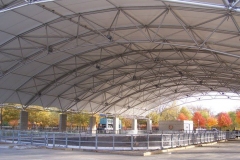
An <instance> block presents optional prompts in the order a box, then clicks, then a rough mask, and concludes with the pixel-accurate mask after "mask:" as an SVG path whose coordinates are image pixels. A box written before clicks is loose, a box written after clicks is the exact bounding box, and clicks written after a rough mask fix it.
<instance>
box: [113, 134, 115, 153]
mask: <svg viewBox="0 0 240 160" xmlns="http://www.w3.org/2000/svg"><path fill="white" fill-rule="evenodd" d="M113 150H115V134H113Z"/></svg>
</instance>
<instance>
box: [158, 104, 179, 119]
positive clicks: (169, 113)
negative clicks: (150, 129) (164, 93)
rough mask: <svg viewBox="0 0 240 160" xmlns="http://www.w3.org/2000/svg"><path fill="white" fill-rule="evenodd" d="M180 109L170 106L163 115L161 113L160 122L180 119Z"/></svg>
mask: <svg viewBox="0 0 240 160" xmlns="http://www.w3.org/2000/svg"><path fill="white" fill-rule="evenodd" d="M178 113H179V112H178V107H176V106H170V107H167V108H165V109H164V110H163V111H162V112H161V113H160V120H164V121H166V120H176V119H177V117H178Z"/></svg>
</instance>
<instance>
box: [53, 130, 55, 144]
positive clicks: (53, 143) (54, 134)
mask: <svg viewBox="0 0 240 160" xmlns="http://www.w3.org/2000/svg"><path fill="white" fill-rule="evenodd" d="M53 147H55V133H53Z"/></svg>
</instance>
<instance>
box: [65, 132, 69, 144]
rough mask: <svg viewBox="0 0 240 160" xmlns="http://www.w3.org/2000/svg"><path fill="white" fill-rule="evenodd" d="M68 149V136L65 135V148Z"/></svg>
mask: <svg viewBox="0 0 240 160" xmlns="http://www.w3.org/2000/svg"><path fill="white" fill-rule="evenodd" d="M67 147H68V135H67V133H65V148H67Z"/></svg>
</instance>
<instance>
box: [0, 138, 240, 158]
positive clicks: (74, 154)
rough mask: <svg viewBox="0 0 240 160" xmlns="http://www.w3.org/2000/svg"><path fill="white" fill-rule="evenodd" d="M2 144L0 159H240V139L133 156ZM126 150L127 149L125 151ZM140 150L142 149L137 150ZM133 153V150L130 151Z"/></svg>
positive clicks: (0, 146) (0, 145)
mask: <svg viewBox="0 0 240 160" xmlns="http://www.w3.org/2000/svg"><path fill="white" fill-rule="evenodd" d="M8 146H9V144H0V160H129V159H131V160H161V159H162V160H168V159H169V160H200V159H201V160H206V159H207V160H208V159H209V160H219V159H227V160H230V159H231V160H239V159H240V140H231V141H228V142H221V143H217V144H213V145H207V146H202V147H194V148H188V149H185V150H178V151H172V152H167V153H161V154H156V155H150V156H145V157H144V156H133V155H131V154H129V155H121V152H120V153H119V152H118V154H113V153H98V152H88V151H66V150H55V149H46V148H35V149H33V148H31V147H30V148H24V149H21V148H17V147H13V148H8ZM125 152H126V151H125ZM136 152H140V151H136ZM129 153H131V152H129Z"/></svg>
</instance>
